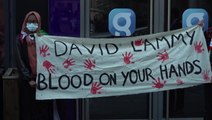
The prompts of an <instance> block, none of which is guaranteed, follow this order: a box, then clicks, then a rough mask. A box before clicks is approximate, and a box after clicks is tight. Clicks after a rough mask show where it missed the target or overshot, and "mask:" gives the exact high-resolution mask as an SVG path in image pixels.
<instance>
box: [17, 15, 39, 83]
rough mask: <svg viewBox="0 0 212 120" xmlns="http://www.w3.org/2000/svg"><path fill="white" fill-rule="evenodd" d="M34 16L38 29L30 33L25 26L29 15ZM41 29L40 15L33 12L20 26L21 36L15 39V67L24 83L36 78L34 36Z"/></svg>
mask: <svg viewBox="0 0 212 120" xmlns="http://www.w3.org/2000/svg"><path fill="white" fill-rule="evenodd" d="M32 14H33V15H35V17H36V19H37V21H38V28H37V30H36V31H35V32H33V33H30V32H29V31H28V30H27V28H26V24H27V21H28V18H29V16H30V15H32ZM40 29H41V18H40V15H39V14H38V13H37V12H35V11H31V12H29V13H28V14H27V15H26V16H25V19H24V22H23V24H22V29H21V34H20V35H19V37H18V39H17V44H16V45H17V46H16V47H17V51H16V52H17V54H16V55H17V56H16V59H17V63H18V64H17V66H18V68H19V71H20V73H21V75H22V79H24V80H26V81H30V80H35V78H36V74H37V73H36V70H37V69H36V64H37V61H36V44H35V38H34V34H38V33H39V31H40Z"/></svg>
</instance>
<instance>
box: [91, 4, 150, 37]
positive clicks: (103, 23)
mask: <svg viewBox="0 0 212 120" xmlns="http://www.w3.org/2000/svg"><path fill="white" fill-rule="evenodd" d="M114 8H129V9H131V10H133V11H134V12H135V15H136V32H135V33H134V34H133V35H144V34H148V33H150V32H149V31H150V1H149V0H91V1H90V36H91V37H111V34H110V33H109V30H108V15H109V13H110V11H111V10H112V9H114Z"/></svg>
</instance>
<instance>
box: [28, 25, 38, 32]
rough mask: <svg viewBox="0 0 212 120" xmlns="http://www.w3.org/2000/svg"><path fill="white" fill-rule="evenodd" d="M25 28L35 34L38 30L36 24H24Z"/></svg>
mask: <svg viewBox="0 0 212 120" xmlns="http://www.w3.org/2000/svg"><path fill="white" fill-rule="evenodd" d="M26 28H27V29H28V30H29V31H30V32H35V31H36V30H37V28H38V23H27V24H26Z"/></svg>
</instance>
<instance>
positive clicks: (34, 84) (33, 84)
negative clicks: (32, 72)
mask: <svg viewBox="0 0 212 120" xmlns="http://www.w3.org/2000/svg"><path fill="white" fill-rule="evenodd" d="M29 85H30V86H31V87H32V88H35V87H36V82H35V81H34V80H30V81H29Z"/></svg>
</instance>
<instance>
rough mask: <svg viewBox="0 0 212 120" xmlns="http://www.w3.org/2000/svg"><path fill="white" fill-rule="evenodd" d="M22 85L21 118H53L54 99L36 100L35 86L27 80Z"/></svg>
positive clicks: (41, 119) (34, 119) (39, 119)
mask: <svg viewBox="0 0 212 120" xmlns="http://www.w3.org/2000/svg"><path fill="white" fill-rule="evenodd" d="M19 83H20V84H19V86H20V120H53V114H52V113H53V104H52V100H35V88H31V87H30V85H29V84H28V82H27V81H21V80H20V82H19Z"/></svg>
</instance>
